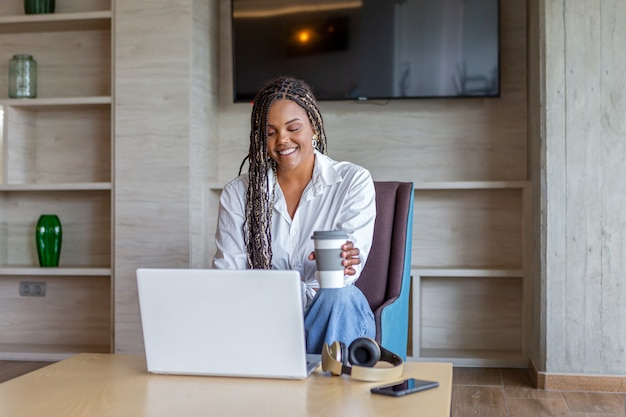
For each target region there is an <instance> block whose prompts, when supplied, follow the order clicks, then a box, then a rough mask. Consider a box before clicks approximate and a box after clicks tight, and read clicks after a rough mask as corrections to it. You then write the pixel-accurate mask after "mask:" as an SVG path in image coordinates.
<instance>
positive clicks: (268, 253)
mask: <svg viewBox="0 0 626 417" xmlns="http://www.w3.org/2000/svg"><path fill="white" fill-rule="evenodd" d="M281 99H287V100H291V101H293V102H294V103H296V104H298V105H299V106H300V107H302V108H303V109H304V111H305V112H306V114H307V116H308V118H309V121H310V122H311V126H312V128H313V132H314V133H315V134H316V135H317V144H316V145H315V149H317V150H318V151H319V152H321V153H322V154H326V134H325V133H324V123H323V120H322V115H321V113H320V111H319V108H318V106H317V100H316V99H315V96H314V95H313V92H312V90H311V87H309V86H308V85H307V84H306V83H305V82H304V81H302V80H298V79H296V78H293V77H278V78H276V79H274V80H271V81H269V82H268V83H266V84H265V85H264V86H263V87H262V88H261V89H260V90H259V92H258V93H257V95H256V97H255V99H254V104H253V107H252V116H251V121H250V122H251V130H250V150H249V152H248V156H247V157H246V159H248V161H249V164H250V168H249V170H248V179H249V183H248V191H247V192H246V224H247V231H246V232H245V233H246V235H245V241H246V252H247V258H248V268H251V269H271V267H272V234H271V232H272V231H271V228H272V205H273V197H274V191H275V187H276V183H274V186H273V189H272V190H271V195H270V192H269V191H268V172H269V170H270V169H272V170H273V171H274V178H276V162H275V161H274V160H273V159H271V158H270V157H269V156H268V154H267V130H268V128H267V119H268V115H269V111H270V108H271V107H272V104H274V102H275V101H277V100H281ZM244 163H245V159H244V161H243V162H242V164H241V167H240V171H241V168H242V167H243V164H244ZM244 229H245V227H244Z"/></svg>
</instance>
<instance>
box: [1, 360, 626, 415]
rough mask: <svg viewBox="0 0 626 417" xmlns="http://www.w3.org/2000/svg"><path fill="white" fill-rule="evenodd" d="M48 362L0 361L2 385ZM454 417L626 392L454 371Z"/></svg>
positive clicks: (579, 409) (619, 404)
mask: <svg viewBox="0 0 626 417" xmlns="http://www.w3.org/2000/svg"><path fill="white" fill-rule="evenodd" d="M48 364H49V363H48V362H18V361H0V382H4V381H7V380H9V379H11V378H15V377H17V376H20V375H22V374H25V373H27V372H31V371H34V370H35V369H39V368H41V367H43V366H46V365H48ZM453 375H454V376H453V386H452V413H451V417H544V416H545V417H624V416H626V406H625V404H626V393H619V394H616V393H599V392H571V391H544V390H539V389H535V388H533V385H532V382H531V379H530V374H529V373H528V370H526V369H497V368H454V374H453Z"/></svg>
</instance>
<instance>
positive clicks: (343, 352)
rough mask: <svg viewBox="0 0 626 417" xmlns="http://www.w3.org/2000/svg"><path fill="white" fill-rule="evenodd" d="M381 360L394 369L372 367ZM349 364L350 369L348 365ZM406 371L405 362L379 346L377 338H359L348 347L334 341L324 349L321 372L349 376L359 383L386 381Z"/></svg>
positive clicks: (325, 345) (398, 376) (325, 344)
mask: <svg viewBox="0 0 626 417" xmlns="http://www.w3.org/2000/svg"><path fill="white" fill-rule="evenodd" d="M379 361H382V362H389V363H391V364H392V365H393V367H392V368H388V367H384V368H373V366H374V365H376V363H378V362H379ZM348 364H350V365H351V366H348ZM403 369H404V361H403V360H402V358H401V357H400V356H398V355H396V354H395V353H393V352H391V351H389V350H387V349H385V348H384V347H382V346H380V345H379V344H378V343H376V341H375V340H374V339H370V338H369V337H359V338H357V339H355V340H354V342H352V343H350V346H349V347H348V348H346V345H345V344H344V343H342V342H333V343H332V344H331V345H330V346H329V345H328V344H327V343H324V346H323V347H322V370H323V371H325V372H330V373H331V375H334V376H339V375H341V374H346V375H350V377H351V378H352V379H356V380H359V381H369V382H373V381H383V380H386V379H394V378H400V376H401V375H402V371H403Z"/></svg>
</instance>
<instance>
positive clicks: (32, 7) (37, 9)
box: [24, 0, 54, 14]
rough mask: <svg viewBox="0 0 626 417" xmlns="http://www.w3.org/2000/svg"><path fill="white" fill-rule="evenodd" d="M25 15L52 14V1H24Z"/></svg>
mask: <svg viewBox="0 0 626 417" xmlns="http://www.w3.org/2000/svg"><path fill="white" fill-rule="evenodd" d="M24 12H25V13H26V14H39V13H54V0H24Z"/></svg>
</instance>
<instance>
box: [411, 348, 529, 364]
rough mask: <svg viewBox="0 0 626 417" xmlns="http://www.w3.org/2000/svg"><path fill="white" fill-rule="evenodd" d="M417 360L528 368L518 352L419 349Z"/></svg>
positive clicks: (526, 362)
mask: <svg viewBox="0 0 626 417" xmlns="http://www.w3.org/2000/svg"><path fill="white" fill-rule="evenodd" d="M419 354H420V356H419V358H409V360H416V361H417V360H419V361H428V362H452V364H453V365H454V366H480V367H499V368H500V367H520V368H524V367H527V366H528V360H527V359H526V358H525V357H524V355H522V352H521V351H518V350H472V349H420V352H419Z"/></svg>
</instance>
